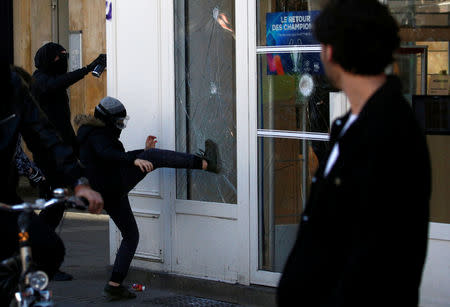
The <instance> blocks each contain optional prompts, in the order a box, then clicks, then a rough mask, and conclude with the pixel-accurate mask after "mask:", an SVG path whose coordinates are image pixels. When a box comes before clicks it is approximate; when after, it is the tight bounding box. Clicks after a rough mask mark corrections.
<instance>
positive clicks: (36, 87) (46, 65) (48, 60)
mask: <svg viewBox="0 0 450 307" xmlns="http://www.w3.org/2000/svg"><path fill="white" fill-rule="evenodd" d="M62 50H64V48H63V47H62V46H61V45H58V44H52V43H49V44H46V45H44V46H43V47H41V48H40V49H39V50H38V51H37V53H36V56H35V59H34V61H35V65H36V67H37V68H38V69H37V70H36V71H35V72H34V73H33V82H32V85H31V93H32V94H33V96H34V97H35V98H36V99H37V101H38V103H39V105H40V107H41V109H42V110H43V111H44V112H45V114H46V115H47V117H48V119H49V121H50V122H51V123H52V124H53V125H54V126H55V127H56V130H57V131H58V132H59V133H60V135H61V137H62V139H63V141H64V143H66V144H67V145H70V146H72V147H73V148H74V149H75V151H76V150H77V142H76V136H75V132H74V131H73V128H72V125H71V122H70V106H69V97H68V95H67V88H68V87H69V86H71V85H72V84H74V83H76V82H77V81H79V80H81V79H82V78H83V77H84V76H85V75H86V74H88V73H89V70H88V69H87V68H86V67H83V68H80V69H77V70H75V71H72V72H69V73H67V72H66V71H67V62H64V63H61V64H62V66H64V65H65V69H61V68H59V67H55V66H54V65H53V64H55V62H54V59H55V57H56V55H58V52H60V51H62ZM62 68H64V67H62Z"/></svg>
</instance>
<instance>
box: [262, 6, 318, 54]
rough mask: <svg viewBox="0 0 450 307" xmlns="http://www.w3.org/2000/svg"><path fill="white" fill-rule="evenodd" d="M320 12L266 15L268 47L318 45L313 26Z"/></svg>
mask: <svg viewBox="0 0 450 307" xmlns="http://www.w3.org/2000/svg"><path fill="white" fill-rule="evenodd" d="M319 13H320V11H300V12H276V13H267V14H266V38H267V46H281V45H318V44H319V42H317V40H316V39H315V38H314V36H313V34H312V24H313V22H314V19H315V18H316V17H317V16H318V15H319Z"/></svg>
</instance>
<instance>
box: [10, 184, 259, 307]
mask: <svg viewBox="0 0 450 307" xmlns="http://www.w3.org/2000/svg"><path fill="white" fill-rule="evenodd" d="M19 193H20V194H21V195H22V197H23V198H24V199H25V200H28V201H30V200H34V199H36V198H37V195H36V194H35V191H34V190H33V189H31V188H30V187H29V186H27V185H26V184H24V183H23V182H21V186H20V188H19ZM56 232H57V233H58V234H59V235H60V236H61V238H62V239H63V241H64V244H65V246H66V257H65V261H64V263H63V265H62V267H61V270H62V271H64V272H67V273H70V274H72V275H73V276H74V280H72V281H52V282H50V284H49V287H48V288H49V290H51V291H52V292H53V299H54V301H55V303H56V306H68V307H80V306H160V307H161V306H221V307H231V306H233V307H239V306H242V305H237V304H231V303H227V302H223V301H220V299H219V300H213V299H208V298H201V297H199V296H203V297H206V296H209V297H214V295H212V294H213V293H210V291H211V292H214V288H210V287H208V286H207V285H206V284H202V283H201V282H202V281H200V284H198V282H196V281H195V280H194V281H189V280H188V281H187V282H186V280H183V278H181V282H180V281H179V280H178V279H177V278H174V277H172V276H169V277H164V275H163V276H162V277H161V276H158V274H157V273H156V274H153V273H150V272H144V271H140V270H133V269H132V270H130V274H129V277H128V279H127V280H125V283H124V285H127V286H130V285H131V284H132V283H141V284H144V285H145V286H146V289H145V291H143V292H136V294H137V298H136V299H132V300H125V301H115V302H107V301H106V300H105V299H104V298H103V296H102V290H103V287H104V285H105V283H106V281H107V280H108V277H109V270H110V265H109V217H108V215H106V214H101V215H93V214H89V213H80V212H77V211H67V212H66V213H65V218H64V219H63V221H62V223H61V224H60V226H59V227H58V228H57V229H56ZM150 275H151V278H149V276H150ZM174 279H175V280H177V281H176V282H174ZM148 280H152V284H148V282H147V283H146V281H148ZM153 280H154V281H153ZM203 285H205V288H204V290H205V291H200V292H201V293H202V294H204V295H196V294H194V293H199V291H198V288H202V287H203ZM215 287H216V288H217V287H219V288H221V290H223V289H225V288H226V287H227V286H226V285H221V284H219V285H218V286H217V285H216V286H215ZM195 288H196V289H195ZM189 289H195V290H196V291H194V292H193V291H189ZM211 289H212V290H211ZM221 292H224V291H221ZM225 292H227V291H225ZM241 292H242V291H241ZM186 293H188V294H189V295H186ZM246 293H248V292H246ZM209 294H211V296H210V295H209ZM235 295H236V294H235V293H233V294H232V295H231V297H233V296H235ZM257 295H259V294H257ZM216 297H217V296H216ZM222 297H224V296H222ZM226 298H227V296H225V297H224V300H226ZM256 301H258V300H256ZM257 305H258V304H256V305H246V306H257Z"/></svg>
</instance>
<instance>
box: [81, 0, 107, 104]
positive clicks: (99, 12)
mask: <svg viewBox="0 0 450 307" xmlns="http://www.w3.org/2000/svg"><path fill="white" fill-rule="evenodd" d="M83 18H84V29H83V62H84V65H87V64H89V63H90V62H91V61H92V60H94V59H95V58H96V57H97V56H98V55H99V54H100V53H106V29H105V1H104V0H95V1H93V0H83ZM85 79H86V100H85V102H86V111H87V112H92V111H93V110H94V107H95V106H96V105H97V104H98V102H99V101H100V99H102V98H103V97H104V96H105V83H106V74H102V76H101V77H100V78H96V77H94V76H92V74H89V75H88V76H86V78H85Z"/></svg>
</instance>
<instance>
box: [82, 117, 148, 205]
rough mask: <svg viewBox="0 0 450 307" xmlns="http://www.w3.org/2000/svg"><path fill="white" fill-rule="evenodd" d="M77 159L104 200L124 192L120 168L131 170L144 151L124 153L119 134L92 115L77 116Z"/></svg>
mask: <svg viewBox="0 0 450 307" xmlns="http://www.w3.org/2000/svg"><path fill="white" fill-rule="evenodd" d="M75 124H76V125H77V126H79V127H80V128H79V129H78V133H77V134H78V135H77V137H78V142H79V145H80V160H81V163H82V164H83V165H84V166H85V167H86V174H87V177H88V179H89V182H90V184H91V186H92V188H93V189H94V190H97V191H99V192H100V193H101V194H102V195H103V197H105V198H109V197H119V196H120V195H122V194H123V193H126V192H128V191H126V189H125V188H124V187H125V185H124V183H123V182H122V172H121V170H122V169H123V168H127V167H134V160H136V155H137V154H138V153H140V152H142V151H143V150H134V151H129V152H125V148H124V147H123V144H122V142H120V140H119V133H117V132H118V131H117V130H116V129H114V128H111V127H109V126H106V125H105V124H104V123H103V122H102V121H100V120H98V119H96V118H94V117H93V116H86V115H81V116H80V115H78V116H77V117H76V118H75ZM105 205H106V201H105Z"/></svg>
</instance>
